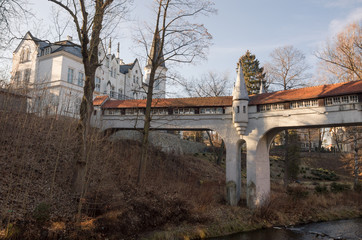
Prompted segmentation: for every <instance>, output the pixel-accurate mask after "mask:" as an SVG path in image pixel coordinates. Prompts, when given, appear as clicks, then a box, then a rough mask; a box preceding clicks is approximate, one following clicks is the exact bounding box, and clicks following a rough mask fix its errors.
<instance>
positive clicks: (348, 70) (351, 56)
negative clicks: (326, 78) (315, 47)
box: [315, 22, 362, 82]
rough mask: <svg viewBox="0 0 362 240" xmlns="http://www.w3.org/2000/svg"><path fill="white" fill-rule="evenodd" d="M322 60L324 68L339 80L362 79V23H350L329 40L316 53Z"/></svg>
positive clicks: (321, 63)
mask: <svg viewBox="0 0 362 240" xmlns="http://www.w3.org/2000/svg"><path fill="white" fill-rule="evenodd" d="M315 55H316V57H317V58H319V59H320V60H321V62H320V65H321V67H322V69H323V70H325V71H326V72H327V73H330V74H331V76H332V77H334V78H336V79H337V81H343V82H344V81H354V80H361V79H362V25H361V23H358V22H356V23H352V24H350V25H349V26H348V27H347V28H346V29H345V30H344V31H343V32H341V33H339V34H338V35H337V36H335V38H334V39H333V40H332V43H330V42H328V43H327V44H326V46H325V47H324V49H322V50H321V51H319V52H317V53H315Z"/></svg>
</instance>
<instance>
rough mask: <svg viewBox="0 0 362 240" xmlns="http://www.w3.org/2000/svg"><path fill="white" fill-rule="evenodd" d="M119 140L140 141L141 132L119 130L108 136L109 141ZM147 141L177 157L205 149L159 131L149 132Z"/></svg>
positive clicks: (200, 145)
mask: <svg viewBox="0 0 362 240" xmlns="http://www.w3.org/2000/svg"><path fill="white" fill-rule="evenodd" d="M119 139H129V140H136V141H141V140H142V132H140V131H137V130H120V131H118V132H116V133H114V134H112V135H111V136H110V140H119ZM149 141H150V143H151V144H152V145H153V146H155V147H157V148H160V149H161V151H163V152H167V153H174V154H178V155H182V154H194V153H198V152H203V151H204V150H205V148H206V145H205V144H203V143H198V142H191V141H188V140H183V139H180V137H179V136H178V135H174V134H170V133H165V132H161V131H151V132H150V137H149Z"/></svg>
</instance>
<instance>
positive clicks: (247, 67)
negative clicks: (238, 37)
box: [240, 50, 267, 95]
mask: <svg viewBox="0 0 362 240" xmlns="http://www.w3.org/2000/svg"><path fill="white" fill-rule="evenodd" d="M240 59H241V62H242V64H243V74H244V79H245V83H246V89H247V90H248V94H249V95H250V94H257V93H259V89H260V83H262V84H264V89H265V90H266V89H267V86H266V80H265V73H263V72H264V68H263V67H260V66H259V60H258V59H256V57H255V55H254V54H251V53H250V51H249V50H247V51H246V53H245V54H244V55H243V56H241V58H240Z"/></svg>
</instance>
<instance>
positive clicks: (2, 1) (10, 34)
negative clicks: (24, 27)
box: [0, 0, 30, 49]
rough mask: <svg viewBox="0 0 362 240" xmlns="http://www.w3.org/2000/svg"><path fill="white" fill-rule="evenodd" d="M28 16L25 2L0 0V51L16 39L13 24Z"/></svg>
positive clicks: (20, 0)
mask: <svg viewBox="0 0 362 240" xmlns="http://www.w3.org/2000/svg"><path fill="white" fill-rule="evenodd" d="M29 14H30V12H29V10H28V9H27V1H25V0H0V31H1V35H0V49H2V48H4V47H6V46H7V45H8V44H9V43H10V42H11V41H12V40H13V39H14V38H15V37H16V36H15V34H14V31H13V30H14V29H13V28H14V25H13V24H14V23H16V22H19V19H23V18H24V17H25V16H27V15H29Z"/></svg>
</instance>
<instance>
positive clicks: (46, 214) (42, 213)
mask: <svg viewBox="0 0 362 240" xmlns="http://www.w3.org/2000/svg"><path fill="white" fill-rule="evenodd" d="M33 217H34V218H35V220H36V221H37V222H38V223H44V222H47V221H48V220H49V218H50V206H49V204H47V203H44V202H42V203H39V205H38V206H36V208H35V209H34V212H33Z"/></svg>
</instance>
